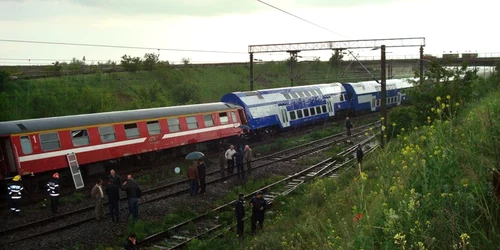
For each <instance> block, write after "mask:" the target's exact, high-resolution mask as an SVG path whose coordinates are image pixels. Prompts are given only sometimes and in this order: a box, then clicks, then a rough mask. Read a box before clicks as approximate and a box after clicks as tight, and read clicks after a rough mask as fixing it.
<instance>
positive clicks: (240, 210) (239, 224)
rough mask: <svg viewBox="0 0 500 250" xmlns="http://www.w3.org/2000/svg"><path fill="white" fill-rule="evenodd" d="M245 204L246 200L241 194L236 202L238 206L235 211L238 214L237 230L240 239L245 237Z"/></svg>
mask: <svg viewBox="0 0 500 250" xmlns="http://www.w3.org/2000/svg"><path fill="white" fill-rule="evenodd" d="M244 204H245V200H244V199H243V194H242V193H240V194H239V195H238V200H237V201H236V205H235V208H234V211H235V213H236V230H237V234H238V237H240V238H241V237H242V236H243V229H244V221H243V219H244V218H245V207H244V206H243V205H244Z"/></svg>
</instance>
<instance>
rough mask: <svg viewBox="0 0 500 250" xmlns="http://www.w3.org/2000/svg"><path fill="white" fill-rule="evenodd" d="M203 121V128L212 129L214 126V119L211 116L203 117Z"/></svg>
mask: <svg viewBox="0 0 500 250" xmlns="http://www.w3.org/2000/svg"><path fill="white" fill-rule="evenodd" d="M203 121H204V122H205V127H212V126H213V125H214V118H213V117H212V114H209V115H203Z"/></svg>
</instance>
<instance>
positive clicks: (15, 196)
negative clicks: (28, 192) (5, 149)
mask: <svg viewBox="0 0 500 250" xmlns="http://www.w3.org/2000/svg"><path fill="white" fill-rule="evenodd" d="M7 190H8V191H9V196H10V204H11V205H10V211H12V213H13V214H14V215H16V216H19V215H20V214H21V192H22V191H23V190H24V188H23V184H22V183H21V176H20V175H16V176H14V178H12V182H11V183H9V185H8V186H7Z"/></svg>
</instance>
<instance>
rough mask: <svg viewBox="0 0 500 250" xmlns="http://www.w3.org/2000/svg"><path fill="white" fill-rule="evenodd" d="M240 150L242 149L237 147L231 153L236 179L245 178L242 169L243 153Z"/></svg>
mask: <svg viewBox="0 0 500 250" xmlns="http://www.w3.org/2000/svg"><path fill="white" fill-rule="evenodd" d="M241 151H242V149H238V150H236V153H235V154H234V155H233V158H234V163H235V164H236V172H237V173H238V179H240V178H245V172H244V170H243V153H242V152H241Z"/></svg>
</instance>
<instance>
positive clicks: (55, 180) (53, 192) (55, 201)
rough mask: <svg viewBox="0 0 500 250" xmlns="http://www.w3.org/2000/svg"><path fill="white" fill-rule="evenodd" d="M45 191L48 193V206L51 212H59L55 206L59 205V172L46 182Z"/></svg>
mask: <svg viewBox="0 0 500 250" xmlns="http://www.w3.org/2000/svg"><path fill="white" fill-rule="evenodd" d="M47 192H49V195H50V207H51V208H52V213H59V211H58V209H57V207H58V206H59V174H58V173H55V174H53V175H52V179H50V180H49V183H47Z"/></svg>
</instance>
